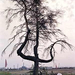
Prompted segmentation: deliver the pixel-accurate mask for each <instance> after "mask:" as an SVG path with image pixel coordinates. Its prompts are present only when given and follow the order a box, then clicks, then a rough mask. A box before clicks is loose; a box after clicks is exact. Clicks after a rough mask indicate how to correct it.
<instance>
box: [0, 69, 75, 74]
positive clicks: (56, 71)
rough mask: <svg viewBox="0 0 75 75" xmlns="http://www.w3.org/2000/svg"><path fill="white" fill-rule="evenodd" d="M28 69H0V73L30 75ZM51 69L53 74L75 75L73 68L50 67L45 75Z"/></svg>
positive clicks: (49, 72)
mask: <svg viewBox="0 0 75 75" xmlns="http://www.w3.org/2000/svg"><path fill="white" fill-rule="evenodd" d="M29 71H30V70H11V71H0V75H30V74H29V73H28V72H29ZM51 71H53V73H54V74H57V73H62V75H75V69H51V70H46V72H47V74H46V75H51ZM42 72H45V71H42ZM42 75H43V74H42ZM44 75H45V74H44Z"/></svg>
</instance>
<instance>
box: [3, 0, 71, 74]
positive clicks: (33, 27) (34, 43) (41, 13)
mask: <svg viewBox="0 0 75 75" xmlns="http://www.w3.org/2000/svg"><path fill="white" fill-rule="evenodd" d="M11 1H12V2H14V5H15V8H8V9H6V10H5V11H6V12H7V15H6V17H7V18H8V21H7V23H8V26H7V28H9V26H10V23H11V22H12V21H13V20H14V18H16V17H18V18H19V19H20V21H21V23H20V24H19V25H16V26H14V28H13V31H16V34H15V35H14V36H13V37H12V38H11V42H10V43H9V45H8V46H10V44H12V42H13V41H15V39H17V38H16V37H17V36H18V35H19V36H18V37H19V42H18V43H16V44H15V45H14V47H13V50H12V52H11V53H10V55H12V53H13V52H14V51H15V50H17V54H18V55H19V56H20V57H22V58H23V59H27V60H30V61H33V62H34V70H33V75H38V66H39V62H40V63H48V62H51V61H52V60H53V58H54V54H55V47H54V46H55V45H56V44H59V45H61V47H62V48H65V47H66V45H68V46H69V47H70V48H71V45H70V44H69V43H67V42H66V41H65V40H64V39H63V40H62V39H61V38H60V35H62V36H64V34H63V33H62V32H61V30H60V29H58V28H57V23H58V22H57V19H56V18H57V17H59V15H60V11H54V10H49V9H47V8H46V7H44V6H43V0H11ZM59 34H60V35H59ZM48 41H50V43H51V44H50V45H49V46H48V47H47V48H45V49H44V50H43V51H44V53H46V51H49V53H50V57H51V58H50V59H49V60H44V59H41V58H40V57H39V54H38V51H39V49H40V47H41V45H42V44H43V43H47V42H48ZM8 46H7V47H6V48H5V49H4V50H3V53H4V52H5V50H6V49H7V48H8ZM43 47H44V46H43ZM22 50H24V53H23V52H22ZM29 50H33V53H34V56H30V55H26V53H27V52H28V51H29ZM41 50H42V49H41ZM10 55H9V56H10Z"/></svg>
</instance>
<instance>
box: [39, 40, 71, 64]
mask: <svg viewBox="0 0 75 75" xmlns="http://www.w3.org/2000/svg"><path fill="white" fill-rule="evenodd" d="M59 42H61V43H64V44H66V45H68V46H69V47H70V48H71V46H72V45H71V44H69V43H67V42H66V41H65V40H57V41H56V42H54V43H53V44H52V45H51V46H50V56H51V59H49V60H43V59H40V58H39V59H38V60H39V62H41V63H47V62H51V61H52V60H53V58H54V56H53V55H52V50H53V48H54V46H55V44H60V43H59ZM60 45H61V46H62V44H60Z"/></svg>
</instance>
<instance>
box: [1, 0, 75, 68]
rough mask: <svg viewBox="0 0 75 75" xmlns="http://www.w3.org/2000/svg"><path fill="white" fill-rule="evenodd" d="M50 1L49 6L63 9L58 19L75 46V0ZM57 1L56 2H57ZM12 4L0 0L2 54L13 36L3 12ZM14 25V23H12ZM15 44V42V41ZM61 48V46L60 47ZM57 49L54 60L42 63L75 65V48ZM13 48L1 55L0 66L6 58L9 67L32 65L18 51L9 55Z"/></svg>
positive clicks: (64, 65) (68, 38)
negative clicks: (7, 27) (18, 54)
mask: <svg viewBox="0 0 75 75" xmlns="http://www.w3.org/2000/svg"><path fill="white" fill-rule="evenodd" d="M47 1H49V3H48V4H46V5H47V6H49V8H51V9H54V10H60V9H61V10H62V15H61V18H59V19H58V22H59V23H58V27H59V28H60V29H61V30H62V32H63V33H64V34H65V35H66V36H67V40H68V41H69V43H71V44H72V45H73V46H75V35H74V34H75V25H74V24H75V0H52V1H50V0H47ZM55 1H56V2H55ZM7 6H11V3H10V2H9V1H6V0H0V54H1V52H2V50H3V49H4V48H5V47H6V46H7V44H8V43H9V40H8V39H9V38H10V37H11V30H12V27H13V26H11V27H10V28H9V30H6V19H5V15H3V14H2V11H3V10H4V9H5V8H6V7H7ZM12 25H13V24H12ZM13 44H14V43H13ZM58 49H59V48H58ZM58 49H57V50H56V51H57V53H56V56H55V59H54V62H50V63H47V64H42V65H45V66H52V67H54V66H55V65H54V63H55V64H57V66H58V67H75V58H74V56H75V50H73V51H71V50H64V51H63V52H61V51H60V50H58ZM11 50H12V46H11V47H9V48H8V49H7V50H6V53H5V55H4V56H3V57H1V56H0V68H1V67H4V60H5V59H7V63H8V65H7V67H9V68H10V67H11V68H13V67H14V66H15V67H17V65H18V67H20V66H22V64H23V63H24V65H25V66H27V67H30V66H31V65H32V62H31V61H27V60H22V58H20V57H19V56H17V54H16V51H15V53H14V54H13V55H12V56H11V57H8V55H9V53H10V52H11Z"/></svg>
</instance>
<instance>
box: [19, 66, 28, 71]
mask: <svg viewBox="0 0 75 75" xmlns="http://www.w3.org/2000/svg"><path fill="white" fill-rule="evenodd" d="M19 70H28V68H27V67H25V66H22V67H20V68H19Z"/></svg>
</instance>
